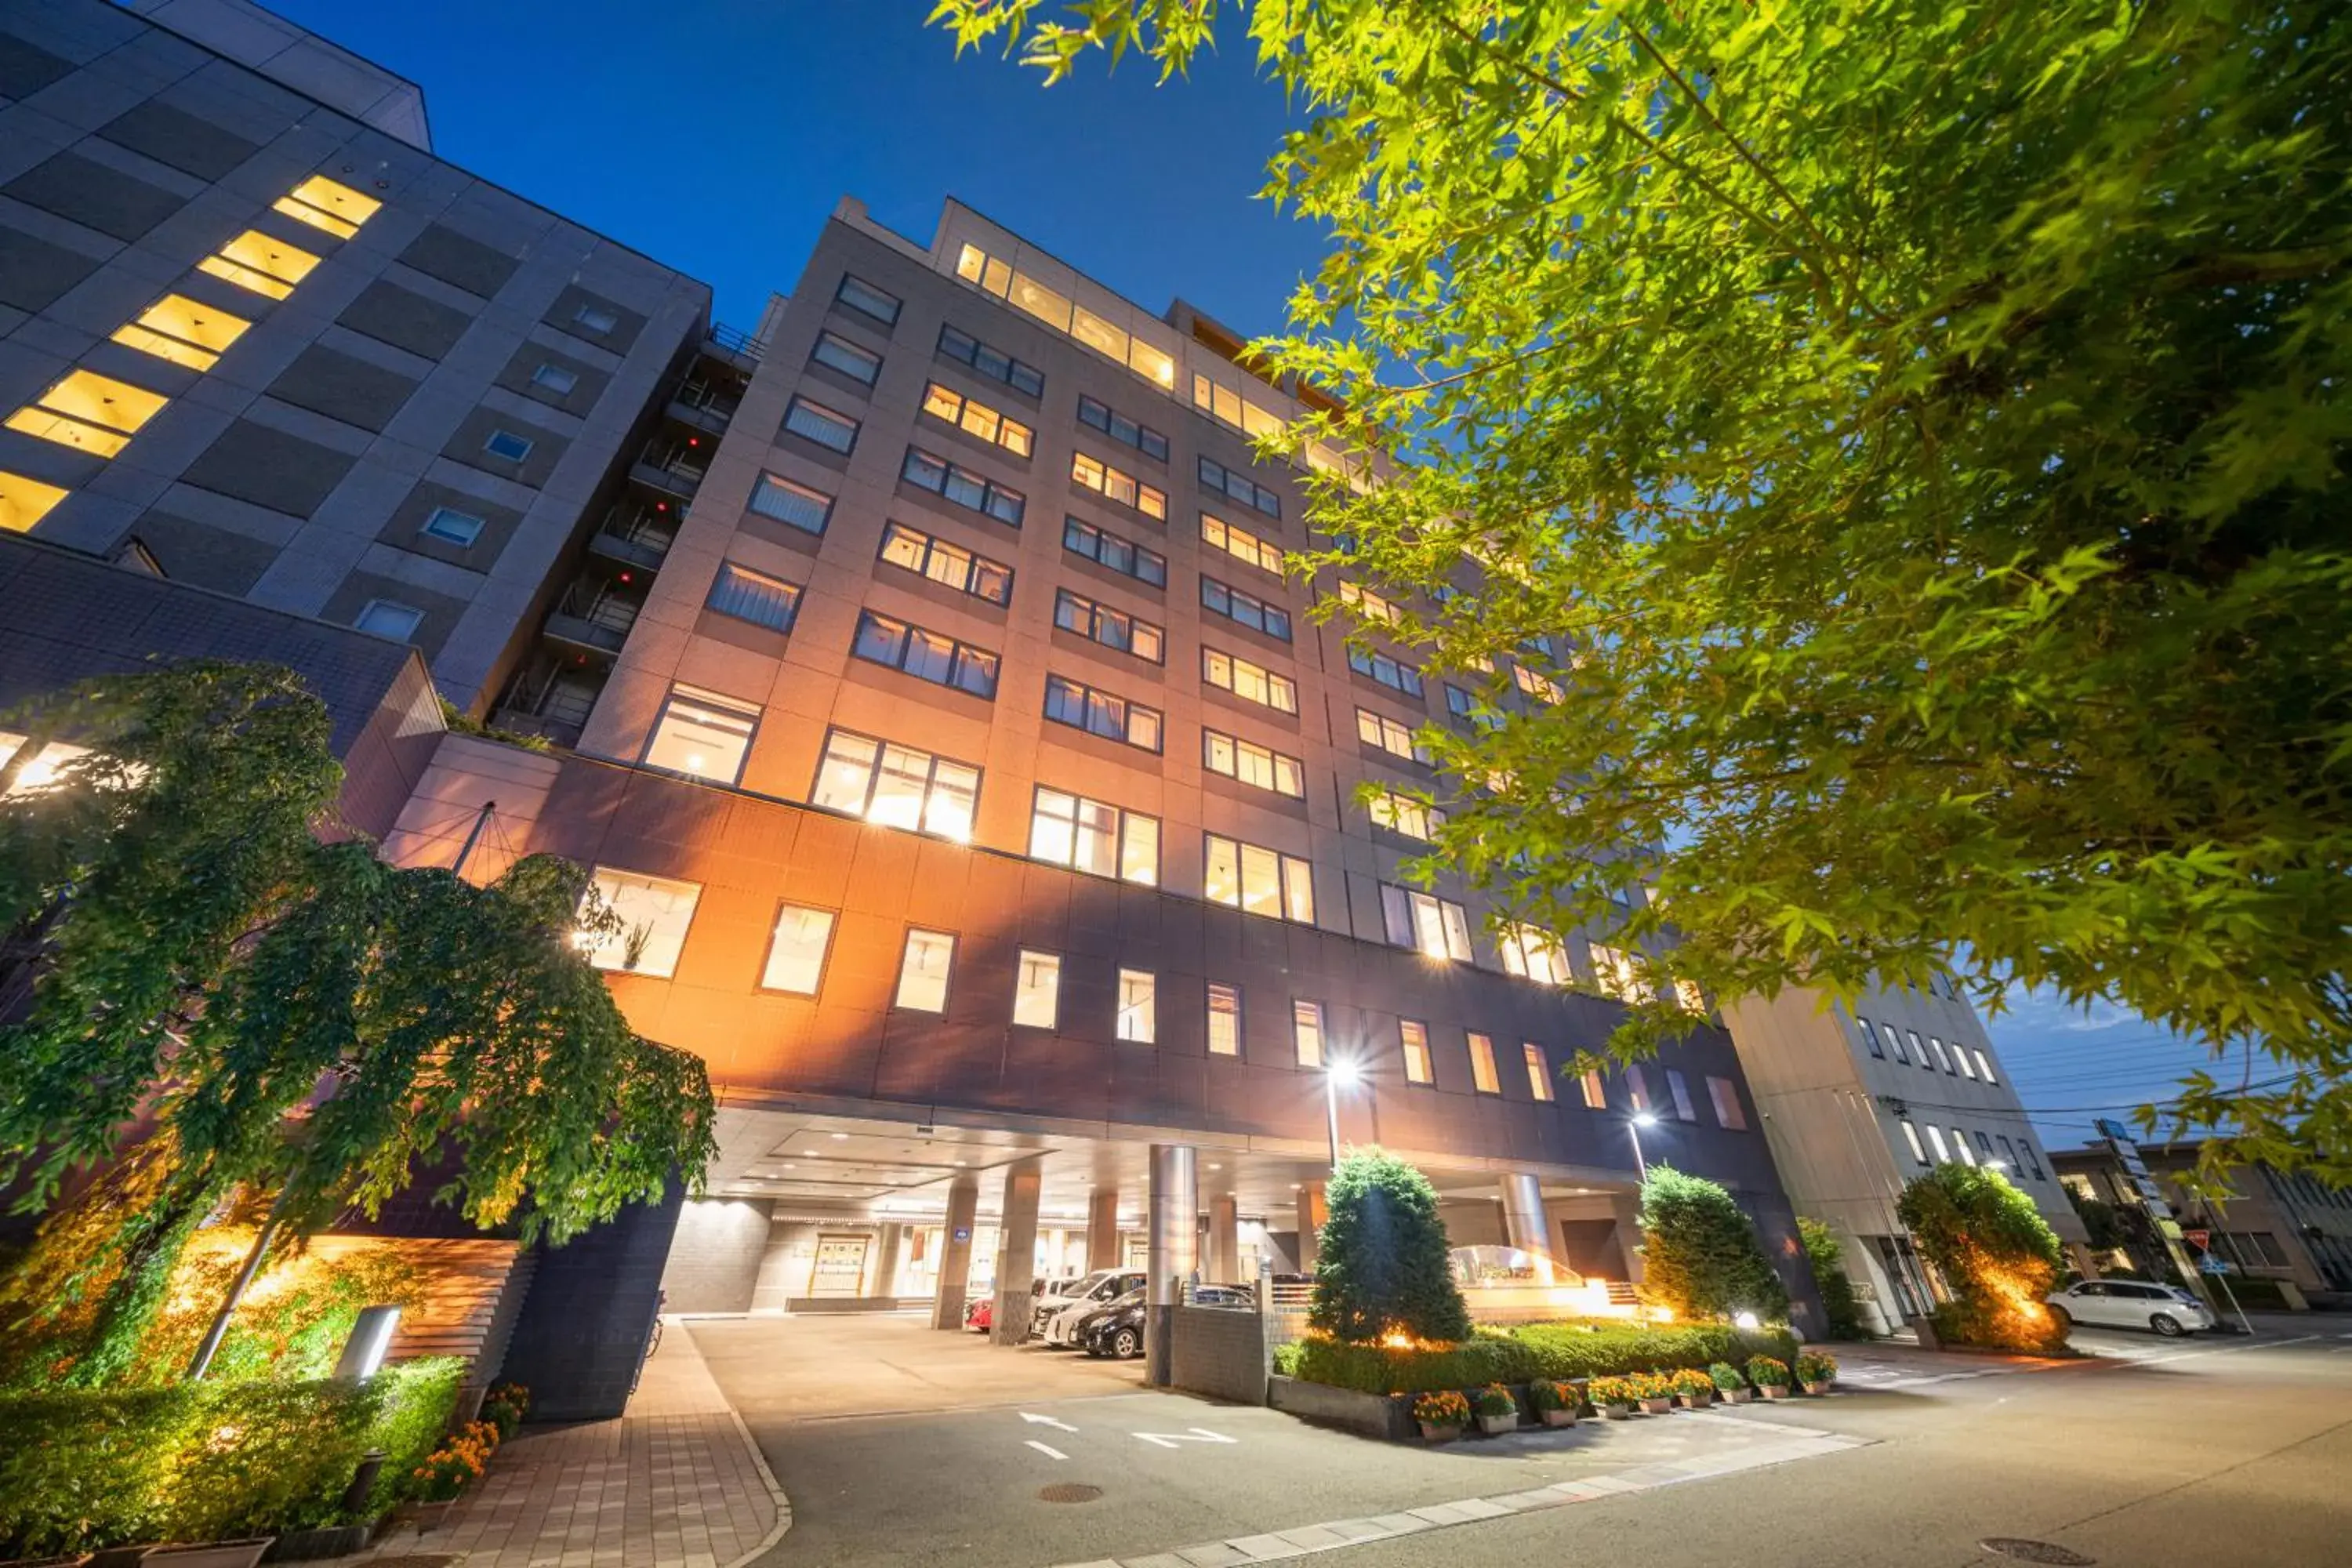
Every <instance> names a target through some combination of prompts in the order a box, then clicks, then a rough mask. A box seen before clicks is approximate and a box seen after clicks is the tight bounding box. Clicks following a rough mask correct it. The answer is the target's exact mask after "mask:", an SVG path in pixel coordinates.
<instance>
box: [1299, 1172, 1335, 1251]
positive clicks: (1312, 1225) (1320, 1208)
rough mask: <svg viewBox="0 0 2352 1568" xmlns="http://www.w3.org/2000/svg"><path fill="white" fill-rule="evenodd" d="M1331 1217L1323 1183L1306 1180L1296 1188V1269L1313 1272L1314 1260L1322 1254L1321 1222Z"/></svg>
mask: <svg viewBox="0 0 2352 1568" xmlns="http://www.w3.org/2000/svg"><path fill="white" fill-rule="evenodd" d="M1330 1217H1331V1205H1330V1203H1329V1201H1328V1199H1327V1198H1326V1197H1325V1196H1324V1194H1323V1184H1322V1183H1320V1182H1308V1183H1307V1184H1306V1185H1304V1186H1302V1187H1300V1188H1299V1189H1298V1271H1299V1272H1300V1273H1301V1274H1312V1273H1314V1272H1315V1261H1316V1259H1317V1258H1320V1257H1322V1256H1323V1245H1322V1235H1323V1222H1324V1221H1325V1220H1327V1219H1329V1218H1330Z"/></svg>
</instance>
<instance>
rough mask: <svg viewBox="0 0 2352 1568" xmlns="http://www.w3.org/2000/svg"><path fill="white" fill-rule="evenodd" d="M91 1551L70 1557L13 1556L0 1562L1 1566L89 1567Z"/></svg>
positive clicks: (5, 1567) (36, 1567) (34, 1567)
mask: <svg viewBox="0 0 2352 1568" xmlns="http://www.w3.org/2000/svg"><path fill="white" fill-rule="evenodd" d="M88 1563H89V1552H77V1553H75V1554H74V1555H72V1556H70V1557H11V1558H9V1559H8V1560H7V1561H6V1562H5V1563H0V1568H87V1565H88Z"/></svg>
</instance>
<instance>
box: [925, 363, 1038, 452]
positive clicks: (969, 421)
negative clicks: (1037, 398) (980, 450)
mask: <svg viewBox="0 0 2352 1568" xmlns="http://www.w3.org/2000/svg"><path fill="white" fill-rule="evenodd" d="M923 412H924V413H926V414H928V415H929V416H931V417H932V418H934V419H940V420H945V421H946V422H947V423H948V424H950V425H952V426H955V427H956V428H957V429H959V430H961V431H962V432H963V433H964V434H965V435H967V436H973V437H978V438H980V439H981V440H982V441H986V442H988V443H989V444H990V445H992V446H996V447H1003V448H1004V449H1005V450H1006V451H1008V452H1011V453H1012V454H1013V455H1014V456H1015V457H1021V458H1025V457H1027V456H1028V455H1029V451H1030V447H1032V446H1033V445H1034V443H1035V440H1036V432H1034V431H1033V430H1031V429H1030V428H1029V426H1026V425H1024V424H1022V423H1021V421H1019V420H1018V419H1015V418H1013V417H1012V416H1009V415H1005V414H1000V413H998V412H997V411H996V410H995V409H993V408H991V407H990V406H989V405H987V404H985V403H982V402H981V401H979V400H978V399H977V398H971V397H966V396H965V395H963V394H962V393H961V392H957V391H955V390H954V389H953V388H951V387H945V386H941V385H940V384H939V383H938V382H936V381H935V382H932V383H930V384H929V385H927V386H925V387H924V388H923Z"/></svg>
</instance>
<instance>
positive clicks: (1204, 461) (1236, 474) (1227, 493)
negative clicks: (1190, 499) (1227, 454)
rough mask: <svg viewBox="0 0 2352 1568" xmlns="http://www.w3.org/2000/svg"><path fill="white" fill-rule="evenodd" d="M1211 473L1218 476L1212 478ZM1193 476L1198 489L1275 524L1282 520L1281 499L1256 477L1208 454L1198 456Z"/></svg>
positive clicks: (1203, 453)
mask: <svg viewBox="0 0 2352 1568" xmlns="http://www.w3.org/2000/svg"><path fill="white" fill-rule="evenodd" d="M1212 472H1214V473H1215V474H1216V475H1217V476H1218V477H1216V478H1211V477H1210V476H1211V474H1212ZM1193 474H1194V477H1195V479H1198V481H1199V482H1200V485H1201V488H1202V489H1205V490H1207V491H1209V492H1210V493H1211V494H1213V495H1220V496H1223V497H1224V498H1225V499H1226V500H1231V501H1237V502H1239V503H1240V504H1241V505H1243V506H1245V507H1247V508H1249V509H1250V510H1252V511H1254V512H1256V513H1258V514H1259V515H1260V516H1262V517H1270V518H1272V519H1274V521H1276V522H1280V521H1282V497H1281V496H1279V495H1277V494H1276V493H1275V492H1274V491H1273V490H1270V489H1266V488H1265V486H1264V485H1262V484H1259V483H1258V482H1257V480H1256V479H1255V478H1253V477H1252V476H1251V475H1250V474H1248V473H1247V472H1245V471H1244V470H1243V469H1240V468H1231V467H1228V466H1227V465H1225V464H1223V463H1221V462H1219V461H1217V459H1216V458H1212V457H1211V456H1209V454H1208V453H1206V452H1202V453H1201V454H1199V460H1198V461H1197V462H1196V463H1195V464H1194V466H1193ZM1235 481H1239V483H1240V485H1241V487H1242V488H1241V489H1240V490H1238V491H1237V490H1236V489H1234V483H1235Z"/></svg>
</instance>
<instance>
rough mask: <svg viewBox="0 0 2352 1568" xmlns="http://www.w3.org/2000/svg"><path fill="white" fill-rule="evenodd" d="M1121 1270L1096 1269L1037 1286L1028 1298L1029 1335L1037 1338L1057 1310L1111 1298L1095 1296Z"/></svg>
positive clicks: (1113, 1292) (1113, 1294)
mask: <svg viewBox="0 0 2352 1568" xmlns="http://www.w3.org/2000/svg"><path fill="white" fill-rule="evenodd" d="M1119 1272H1120V1271H1119V1270H1118V1269H1116V1268H1097V1269H1096V1270H1095V1271H1094V1272H1093V1273H1091V1274H1079V1275H1074V1276H1071V1277H1068V1278H1066V1279H1049V1280H1047V1281H1046V1282H1045V1284H1044V1285H1042V1286H1040V1287H1039V1288H1038V1289H1037V1293H1036V1294H1035V1295H1034V1296H1032V1297H1030V1298H1029V1333H1030V1336H1031V1337H1032V1338H1034V1337H1035V1336H1037V1335H1039V1334H1042V1333H1044V1332H1045V1325H1046V1324H1047V1323H1050V1322H1052V1321H1054V1315H1055V1313H1056V1312H1061V1311H1066V1310H1068V1309H1070V1308H1072V1307H1075V1306H1076V1305H1077V1304H1078V1303H1079V1302H1080V1301H1086V1300H1094V1301H1103V1300H1109V1297H1108V1296H1101V1297H1097V1296H1096V1295H1095V1291H1097V1289H1100V1288H1101V1287H1102V1286H1103V1285H1104V1284H1105V1283H1107V1282H1108V1281H1109V1280H1110V1279H1113V1278H1115V1277H1116V1276H1117V1275H1118V1273H1119ZM1117 1294H1118V1291H1116V1290H1114V1291H1112V1292H1110V1295H1112V1296H1115V1295H1117Z"/></svg>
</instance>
